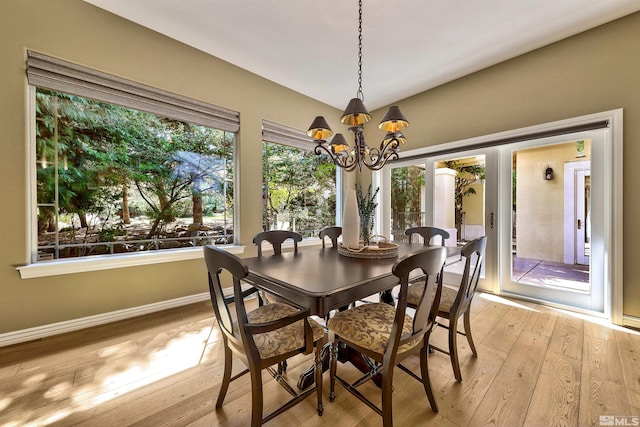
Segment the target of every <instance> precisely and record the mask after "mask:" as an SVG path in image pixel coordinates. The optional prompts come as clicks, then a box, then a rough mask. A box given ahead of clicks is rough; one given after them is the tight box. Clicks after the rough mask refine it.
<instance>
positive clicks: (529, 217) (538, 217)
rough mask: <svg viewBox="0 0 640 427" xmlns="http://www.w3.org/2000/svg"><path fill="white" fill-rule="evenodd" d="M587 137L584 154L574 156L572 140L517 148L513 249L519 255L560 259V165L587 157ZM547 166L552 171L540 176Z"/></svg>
mask: <svg viewBox="0 0 640 427" xmlns="http://www.w3.org/2000/svg"><path fill="white" fill-rule="evenodd" d="M590 155H591V144H590V141H585V157H584V158H580V159H576V143H575V141H571V142H568V143H564V144H555V145H552V146H548V147H540V148H532V149H525V150H520V151H518V152H517V165H516V171H517V175H516V176H517V185H516V217H517V218H516V236H517V237H516V251H517V255H518V256H519V257H521V258H531V259H539V260H545V261H555V262H563V261H564V237H565V236H564V234H565V233H564V166H565V164H566V163H569V162H575V161H576V160H581V161H582V160H589V159H590ZM547 167H551V168H552V169H553V172H554V178H553V179H552V180H544V179H543V174H544V172H545V170H546V169H547Z"/></svg>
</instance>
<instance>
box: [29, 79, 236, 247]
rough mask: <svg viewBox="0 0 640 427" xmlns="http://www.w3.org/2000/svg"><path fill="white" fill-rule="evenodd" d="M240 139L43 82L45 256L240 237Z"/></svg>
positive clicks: (40, 222) (40, 219)
mask: <svg viewBox="0 0 640 427" xmlns="http://www.w3.org/2000/svg"><path fill="white" fill-rule="evenodd" d="M234 140H235V135H234V134H233V133H229V132H225V131H221V130H217V129H212V128H209V127H205V126H201V125H195V124H192V123H187V122H184V121H179V120H174V119H169V118H166V117H161V116H158V115H155V114H151V113H147V112H143V111H138V110H134V109H130V108H125V107H121V106H118V105H113V104H109V103H105V102H98V101H94V100H90V99H87V98H82V97H79V96H74V95H69V94H64V93H57V92H53V91H49V90H44V89H40V88H37V90H36V178H37V179H36V193H37V210H36V216H37V229H38V259H39V260H43V259H57V258H69V257H81V256H88V255H98V254H111V253H124V252H139V251H147V250H156V249H169V248H184V247H193V246H198V245H203V244H227V243H232V242H233V208H234V206H233V147H234Z"/></svg>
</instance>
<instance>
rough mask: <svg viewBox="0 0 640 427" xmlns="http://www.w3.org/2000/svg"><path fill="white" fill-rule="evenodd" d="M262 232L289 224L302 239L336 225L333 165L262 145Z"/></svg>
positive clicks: (286, 148) (301, 153) (309, 155)
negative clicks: (281, 224) (282, 222)
mask: <svg viewBox="0 0 640 427" xmlns="http://www.w3.org/2000/svg"><path fill="white" fill-rule="evenodd" d="M262 174H263V185H264V189H263V202H264V206H263V229H265V230H269V229H273V228H276V227H277V226H278V220H279V219H280V220H285V219H286V220H288V222H289V225H290V228H291V229H292V230H295V231H297V232H299V233H301V234H303V235H304V236H305V237H310V236H315V235H317V231H318V230H319V229H320V228H322V227H323V226H325V225H329V224H334V223H335V212H336V210H335V209H336V208H335V206H336V205H335V203H336V199H335V165H334V164H333V163H331V162H330V161H329V160H328V159H325V158H323V157H321V156H317V155H316V154H314V153H313V152H311V151H307V150H301V149H298V148H293V147H289V146H285V145H281V144H275V143H269V142H263V144H262Z"/></svg>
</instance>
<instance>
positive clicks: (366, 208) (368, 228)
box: [356, 184, 380, 246]
mask: <svg viewBox="0 0 640 427" xmlns="http://www.w3.org/2000/svg"><path fill="white" fill-rule="evenodd" d="M371 190H372V189H371V184H369V188H368V189H367V195H366V196H365V195H364V193H363V192H362V186H361V185H360V184H358V185H356V199H357V201H358V213H359V214H360V231H361V234H362V240H363V241H364V244H365V246H366V245H368V244H369V241H370V239H371V232H372V231H373V219H374V217H373V214H374V213H375V210H376V207H377V206H378V203H376V201H375V200H376V196H377V195H378V191H380V187H378V188H376V191H375V192H374V193H373V194H371Z"/></svg>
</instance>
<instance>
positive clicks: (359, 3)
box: [357, 0, 364, 102]
mask: <svg viewBox="0 0 640 427" xmlns="http://www.w3.org/2000/svg"><path fill="white" fill-rule="evenodd" d="M357 97H358V98H359V99H360V101H363V102H364V93H363V92H362V0H359V1H358V93H357Z"/></svg>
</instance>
